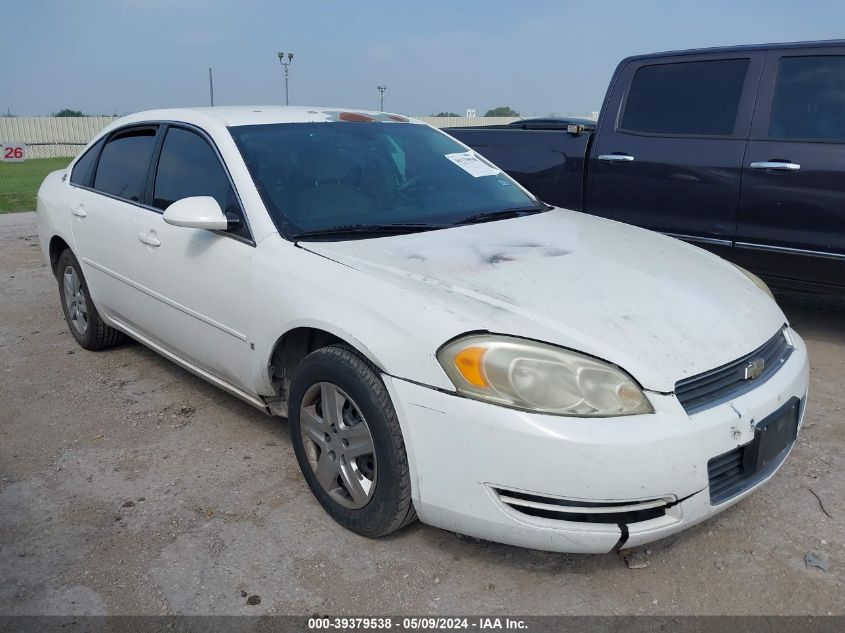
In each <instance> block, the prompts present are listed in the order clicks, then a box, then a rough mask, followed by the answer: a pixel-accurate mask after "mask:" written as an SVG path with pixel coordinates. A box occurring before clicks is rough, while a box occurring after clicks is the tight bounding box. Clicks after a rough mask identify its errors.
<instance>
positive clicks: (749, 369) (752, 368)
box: [742, 357, 766, 380]
mask: <svg viewBox="0 0 845 633" xmlns="http://www.w3.org/2000/svg"><path fill="white" fill-rule="evenodd" d="M765 367H766V361H765V359H763V358H759V357H758V358H754V359H752V360H750V361H748V364H746V365H745V373H744V374H743V376H742V378H743V380H754V379H755V378H759V377H760V374H762V373H763V369H764V368H765Z"/></svg>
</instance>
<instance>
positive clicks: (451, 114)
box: [431, 112, 461, 116]
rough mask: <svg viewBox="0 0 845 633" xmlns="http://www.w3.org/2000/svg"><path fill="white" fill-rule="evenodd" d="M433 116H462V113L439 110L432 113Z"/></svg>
mask: <svg viewBox="0 0 845 633" xmlns="http://www.w3.org/2000/svg"><path fill="white" fill-rule="evenodd" d="M431 116H461V115H460V114H455V113H454V112H438V113H437V114H432V115H431Z"/></svg>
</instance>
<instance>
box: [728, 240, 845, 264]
mask: <svg viewBox="0 0 845 633" xmlns="http://www.w3.org/2000/svg"><path fill="white" fill-rule="evenodd" d="M734 246H737V247H739V248H748V249H751V250H757V251H773V252H775V253H787V254H791V255H810V256H811V257H822V258H824V259H837V260H845V253H828V252H825V251H814V250H810V249H806V248H792V247H789V246H771V245H768V244H757V243H755V242H734Z"/></svg>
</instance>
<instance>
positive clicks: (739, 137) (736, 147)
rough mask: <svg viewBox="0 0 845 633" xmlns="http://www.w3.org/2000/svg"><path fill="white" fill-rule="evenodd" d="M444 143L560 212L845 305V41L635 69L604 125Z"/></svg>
mask: <svg viewBox="0 0 845 633" xmlns="http://www.w3.org/2000/svg"><path fill="white" fill-rule="evenodd" d="M446 131H447V132H448V133H449V134H451V135H453V136H454V137H456V138H458V139H460V140H461V141H463V142H464V143H466V144H467V145H469V146H470V147H472V148H474V149H476V150H477V151H478V152H479V153H480V154H482V155H483V156H486V157H487V158H488V159H490V160H491V161H493V162H494V163H496V164H497V165H499V166H500V167H502V168H503V169H505V170H506V171H507V172H508V173H509V174H511V175H512V176H514V177H515V178H516V179H517V180H518V181H519V182H520V183H522V184H523V185H524V186H525V187H526V188H527V189H528V190H530V191H531V192H533V193H534V194H535V195H536V196H538V197H539V198H540V199H541V200H544V201H545V202H547V203H549V204H553V205H556V206H560V207H566V208H569V209H575V210H580V211H585V212H587V213H592V214H595V215H601V216H604V217H608V218H612V219H615V220H620V221H622V222H627V223H629V224H636V225H638V226H642V227H645V228H648V229H653V230H655V231H660V232H663V233H666V234H667V235H672V236H674V237H677V238H680V239H682V240H686V241H688V242H691V243H693V244H696V245H698V246H701V247H703V248H706V249H708V250H711V251H713V252H715V253H717V254H719V255H721V256H723V257H725V258H726V259H729V260H731V261H734V262H736V263H737V264H739V265H740V266H743V267H745V268H748V269H749V270H751V271H753V272H755V273H757V274H758V275H760V276H762V277H763V278H765V279H766V280H767V281H768V282H769V283H770V284H771V285H773V286H776V287H793V288H800V289H804V290H815V291H820V292H836V293H845V40H837V41H827V42H809V43H807V42H805V43H794V44H770V45H760V46H736V47H730V48H713V49H703V50H689V51H680V52H670V53H658V54H652V55H642V56H636V57H629V58H627V59H625V60H623V61H622V62H621V63H620V64H619V66H618V67H617V68H616V71H615V73H614V74H613V78H612V79H611V82H610V87H609V88H608V91H607V95H606V96H605V99H604V104H603V105H602V108H601V112H600V115H599V119H598V122H597V123H593V124H590V123H589V122H586V121H583V120H578V121H571V120H560V121H554V120H548V119H544V120H536V121H533V120H527V121H518V122H516V123H515V124H512V125H508V126H493V127H474V128H473V127H468V128H452V129H449V130H446Z"/></svg>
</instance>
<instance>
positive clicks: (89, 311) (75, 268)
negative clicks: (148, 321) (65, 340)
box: [56, 249, 125, 351]
mask: <svg viewBox="0 0 845 633" xmlns="http://www.w3.org/2000/svg"><path fill="white" fill-rule="evenodd" d="M56 279H57V280H58V282H59V297H60V298H61V303H62V311H63V312H64V313H65V321H67V325H68V328H69V329H70V333H71V334H72V335H73V338H75V339H76V342H77V343H79V344H80V345H81V346H82V347H84V348H85V349H87V350H92V351H96V350H101V349H105V348H107V347H111V346H113V345H117V344H118V343H120V342H122V341H123V340H124V338H125V336H124V334H123V333H122V332H119V331H118V330H115V329H114V328H112V327H109V326H108V325H106V324H105V323H103V320H102V319H101V318H100V314H99V313H98V312H97V308H96V307H95V306H94V302H93V301H91V294H90V293H89V292H88V284H87V283H86V282H85V277H84V276H83V275H82V268H81V267H80V266H79V262H78V261H76V257H75V256H74V254H73V253H72V252H71V251H70V249H66V250H65V251H64V252H63V253H62V254H61V255H59V262H58V264H57V265H56Z"/></svg>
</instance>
